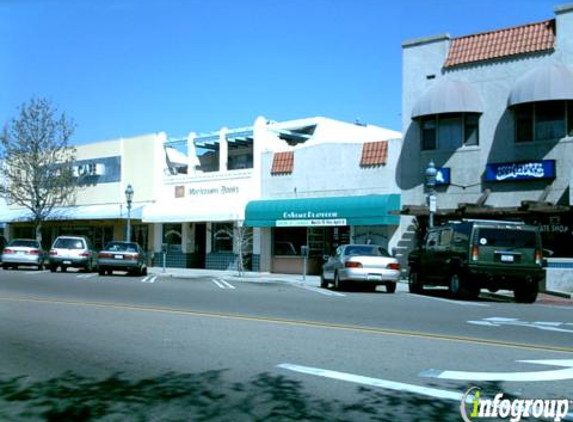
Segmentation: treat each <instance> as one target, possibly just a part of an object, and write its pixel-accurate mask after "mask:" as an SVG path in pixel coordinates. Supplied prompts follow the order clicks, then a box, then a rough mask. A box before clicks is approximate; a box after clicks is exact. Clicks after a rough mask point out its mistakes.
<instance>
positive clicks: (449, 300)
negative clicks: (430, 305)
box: [410, 294, 490, 308]
mask: <svg viewBox="0 0 573 422" xmlns="http://www.w3.org/2000/svg"><path fill="white" fill-rule="evenodd" d="M410 296H412V297H419V298H424V299H432V300H437V301H439V302H446V303H451V304H452V305H460V306H480V307H482V308H489V306H490V305H488V304H486V303H476V302H464V301H459V300H451V299H444V298H441V297H434V296H427V295H417V294H412V295H410Z"/></svg>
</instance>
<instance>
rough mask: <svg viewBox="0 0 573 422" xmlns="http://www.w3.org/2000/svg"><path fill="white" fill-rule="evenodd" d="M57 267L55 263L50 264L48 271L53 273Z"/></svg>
mask: <svg viewBox="0 0 573 422" xmlns="http://www.w3.org/2000/svg"><path fill="white" fill-rule="evenodd" d="M57 269H58V267H57V266H56V265H50V272H52V273H55V272H56V270H57Z"/></svg>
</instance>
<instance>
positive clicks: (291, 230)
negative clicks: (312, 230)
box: [273, 227, 307, 256]
mask: <svg viewBox="0 0 573 422" xmlns="http://www.w3.org/2000/svg"><path fill="white" fill-rule="evenodd" d="M306 243H307V229H306V227H288V228H287V227H276V228H274V229H273V255H275V256H299V255H300V252H301V247H302V246H303V245H306Z"/></svg>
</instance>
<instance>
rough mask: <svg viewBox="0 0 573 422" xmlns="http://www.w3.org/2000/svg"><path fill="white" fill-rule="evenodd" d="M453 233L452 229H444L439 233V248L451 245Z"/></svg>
mask: <svg viewBox="0 0 573 422" xmlns="http://www.w3.org/2000/svg"><path fill="white" fill-rule="evenodd" d="M453 234H454V232H453V230H452V229H444V230H442V231H441V232H440V246H450V244H451V243H452V236H453Z"/></svg>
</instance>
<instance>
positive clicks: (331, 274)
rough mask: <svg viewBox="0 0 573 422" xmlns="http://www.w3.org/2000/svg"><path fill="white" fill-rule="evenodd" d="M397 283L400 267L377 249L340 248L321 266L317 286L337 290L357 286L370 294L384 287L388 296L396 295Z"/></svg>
mask: <svg viewBox="0 0 573 422" xmlns="http://www.w3.org/2000/svg"><path fill="white" fill-rule="evenodd" d="M399 280H400V263H399V262H398V260H397V259H396V258H394V257H392V256H391V255H390V254H389V253H388V251H387V250H386V249H384V248H383V247H381V246H379V245H341V246H339V247H338V248H337V249H336V252H335V254H334V255H333V256H331V257H329V258H328V260H327V262H326V263H325V264H324V265H323V266H322V273H321V277H320V285H321V287H323V288H327V287H328V286H329V285H330V284H331V283H332V284H334V288H335V289H337V290H339V289H343V288H344V287H346V286H348V285H349V284H350V283H360V284H362V285H365V286H369V287H370V288H372V290H374V289H376V286H378V285H385V286H386V291H387V292H388V293H394V292H395V291H396V283H397V282H398V281H399Z"/></svg>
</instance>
